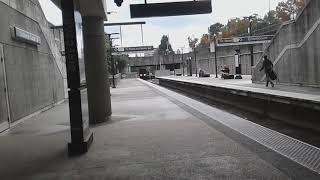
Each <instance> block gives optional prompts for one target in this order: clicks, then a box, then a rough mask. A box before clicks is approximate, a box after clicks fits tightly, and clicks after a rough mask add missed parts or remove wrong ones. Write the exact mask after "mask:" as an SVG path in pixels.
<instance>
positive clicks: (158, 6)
mask: <svg viewBox="0 0 320 180" xmlns="http://www.w3.org/2000/svg"><path fill="white" fill-rule="evenodd" d="M211 12H212V5H211V0H201V1H183V2H167V3H146V4H131V5H130V14H131V18H145V17H163V16H181V15H193V14H209V13H211Z"/></svg>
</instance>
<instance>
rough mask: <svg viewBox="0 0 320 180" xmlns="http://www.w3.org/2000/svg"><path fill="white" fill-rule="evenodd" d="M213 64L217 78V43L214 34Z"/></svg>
mask: <svg viewBox="0 0 320 180" xmlns="http://www.w3.org/2000/svg"><path fill="white" fill-rule="evenodd" d="M214 64H215V69H216V78H218V64H217V44H216V36H214Z"/></svg>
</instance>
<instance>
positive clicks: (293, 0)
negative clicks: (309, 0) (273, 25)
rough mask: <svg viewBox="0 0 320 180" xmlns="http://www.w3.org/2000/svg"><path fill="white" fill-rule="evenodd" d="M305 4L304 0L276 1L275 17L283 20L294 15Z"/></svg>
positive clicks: (287, 19)
mask: <svg viewBox="0 0 320 180" xmlns="http://www.w3.org/2000/svg"><path fill="white" fill-rule="evenodd" d="M304 6H305V0H287V1H282V2H279V3H278V6H277V7H276V12H277V17H278V18H280V19H281V20H282V21H283V22H284V21H289V20H290V19H291V17H292V16H296V15H297V14H298V13H300V12H301V11H302V9H303V8H304Z"/></svg>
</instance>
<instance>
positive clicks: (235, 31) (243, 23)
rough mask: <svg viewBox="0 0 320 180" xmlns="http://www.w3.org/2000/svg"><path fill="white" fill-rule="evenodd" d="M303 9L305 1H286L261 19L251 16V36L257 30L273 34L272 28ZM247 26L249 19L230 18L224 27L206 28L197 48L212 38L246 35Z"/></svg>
mask: <svg viewBox="0 0 320 180" xmlns="http://www.w3.org/2000/svg"><path fill="white" fill-rule="evenodd" d="M304 7H305V0H286V1H282V2H279V3H278V5H277V7H276V10H271V11H269V12H268V13H267V14H265V15H264V17H263V18H260V17H259V16H258V14H253V15H251V23H252V32H253V34H254V33H255V31H257V30H263V31H262V34H263V35H272V34H274V33H275V32H276V31H274V29H273V28H272V27H277V28H278V27H279V26H280V24H281V23H283V22H286V21H289V20H291V19H294V18H295V17H296V16H297V15H298V14H299V13H300V12H301V11H302V10H303V8H304ZM249 25H250V19H249V18H248V17H241V18H239V17H237V18H232V19H230V20H229V21H228V23H227V24H225V25H223V24H221V23H219V22H218V23H215V24H212V25H210V26H209V28H208V33H206V34H203V35H202V37H201V39H200V43H199V46H204V47H205V46H208V45H209V44H210V42H212V41H213V39H214V36H216V37H217V38H229V37H235V36H245V35H248V27H249ZM277 25H279V26H277ZM268 27H270V28H268ZM259 35H261V33H260V34H259Z"/></svg>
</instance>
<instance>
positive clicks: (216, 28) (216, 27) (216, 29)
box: [208, 23, 224, 36]
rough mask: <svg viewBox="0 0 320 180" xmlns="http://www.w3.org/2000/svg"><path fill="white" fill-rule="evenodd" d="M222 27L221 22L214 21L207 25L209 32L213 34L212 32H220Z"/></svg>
mask: <svg viewBox="0 0 320 180" xmlns="http://www.w3.org/2000/svg"><path fill="white" fill-rule="evenodd" d="M223 27H224V25H223V24H221V23H215V24H212V25H211V26H210V27H209V32H208V33H209V34H210V35H212V36H213V35H214V34H216V35H217V34H219V32H221V31H222V28H223Z"/></svg>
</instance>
